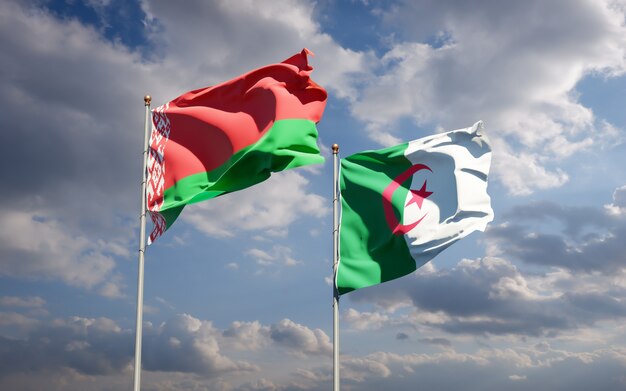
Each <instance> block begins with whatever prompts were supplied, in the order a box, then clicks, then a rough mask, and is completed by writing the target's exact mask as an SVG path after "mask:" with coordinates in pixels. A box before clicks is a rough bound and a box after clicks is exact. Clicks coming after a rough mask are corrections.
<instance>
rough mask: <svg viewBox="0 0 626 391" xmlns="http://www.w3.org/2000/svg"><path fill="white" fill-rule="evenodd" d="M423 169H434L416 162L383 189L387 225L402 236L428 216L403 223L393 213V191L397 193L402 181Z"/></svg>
mask: <svg viewBox="0 0 626 391" xmlns="http://www.w3.org/2000/svg"><path fill="white" fill-rule="evenodd" d="M421 170H428V171H430V172H432V171H433V170H431V169H430V167H428V166H427V165H425V164H414V165H412V166H411V167H409V168H408V169H407V170H406V171H404V172H403V173H402V174H400V175H398V176H397V177H396V178H395V179H394V180H393V181H391V183H390V184H389V186H387V188H385V190H384V191H383V209H384V211H385V219H386V220H387V225H389V228H390V229H391V232H392V233H393V234H394V235H397V236H402V235H404V234H406V233H407V232H409V231H410V230H412V229H413V228H415V227H416V226H417V225H418V224H419V223H421V222H422V220H423V219H424V217H426V215H424V216H422V218H421V219H419V220H417V221H416V222H414V223H411V224H407V225H404V224H401V223H400V222H399V221H398V219H396V215H395V214H394V213H393V205H392V204H391V198H392V197H393V193H395V191H396V190H397V189H398V188H399V187H400V185H401V184H402V182H404V181H406V180H407V179H409V178H410V177H411V176H413V174H415V173H416V172H418V171H421Z"/></svg>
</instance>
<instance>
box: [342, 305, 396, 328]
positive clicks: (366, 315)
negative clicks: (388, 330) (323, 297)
mask: <svg viewBox="0 0 626 391" xmlns="http://www.w3.org/2000/svg"><path fill="white" fill-rule="evenodd" d="M343 319H344V320H345V321H346V322H347V323H348V324H349V325H350V326H351V327H352V328H353V329H355V330H376V329H380V328H381V327H383V325H384V324H386V323H387V322H388V321H389V317H388V316H387V315H384V314H380V313H378V312H359V311H357V310H355V309H354V308H348V309H347V310H346V311H344V313H343Z"/></svg>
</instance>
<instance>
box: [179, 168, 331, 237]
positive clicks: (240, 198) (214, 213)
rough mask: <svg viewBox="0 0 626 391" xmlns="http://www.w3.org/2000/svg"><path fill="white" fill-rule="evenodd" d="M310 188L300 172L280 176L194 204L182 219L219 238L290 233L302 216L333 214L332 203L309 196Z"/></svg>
mask: <svg viewBox="0 0 626 391" xmlns="http://www.w3.org/2000/svg"><path fill="white" fill-rule="evenodd" d="M308 185H309V181H308V180H307V179H306V178H305V177H304V176H302V175H301V174H299V173H297V172H294V171H286V172H281V173H277V174H274V175H272V177H270V178H269V179H268V180H266V181H265V182H262V183H260V184H258V185H256V186H254V187H252V188H248V189H245V190H242V191H238V192H235V193H231V194H228V196H222V197H217V198H214V199H212V200H209V201H206V202H203V203H198V204H194V205H191V206H189V207H187V208H185V210H184V211H183V213H182V215H181V218H182V219H183V220H185V221H187V222H189V223H191V224H192V225H194V226H195V227H196V228H197V229H199V230H200V231H202V232H204V233H205V234H207V235H210V236H217V237H229V236H233V235H234V234H235V233H236V232H239V231H248V230H253V231H263V232H267V231H272V230H287V228H288V227H289V225H290V224H292V223H294V222H295V221H296V220H297V219H299V218H301V217H304V216H311V217H316V218H321V217H324V216H326V215H327V214H328V213H330V206H329V205H330V204H329V202H327V201H326V200H325V199H324V198H323V197H321V196H319V195H317V194H311V193H309V192H308V191H307V190H308V189H307V188H308ZM270 233H271V232H270Z"/></svg>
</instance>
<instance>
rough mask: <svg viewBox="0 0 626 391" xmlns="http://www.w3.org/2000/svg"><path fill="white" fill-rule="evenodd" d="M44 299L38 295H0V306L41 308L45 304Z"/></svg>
mask: <svg viewBox="0 0 626 391" xmlns="http://www.w3.org/2000/svg"><path fill="white" fill-rule="evenodd" d="M45 304H46V301H45V300H44V299H42V298H41V297H39V296H26V297H19V296H1V297H0V306H3V307H21V308H41V307H43V306H45Z"/></svg>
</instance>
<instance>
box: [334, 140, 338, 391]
mask: <svg viewBox="0 0 626 391" xmlns="http://www.w3.org/2000/svg"><path fill="white" fill-rule="evenodd" d="M332 148H333V391H339V293H338V292H337V285H336V283H335V282H336V278H337V259H338V238H339V218H338V207H337V201H338V200H337V197H338V196H339V191H338V186H337V185H338V183H337V160H338V157H337V153H338V152H339V145H337V144H333V147H332Z"/></svg>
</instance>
